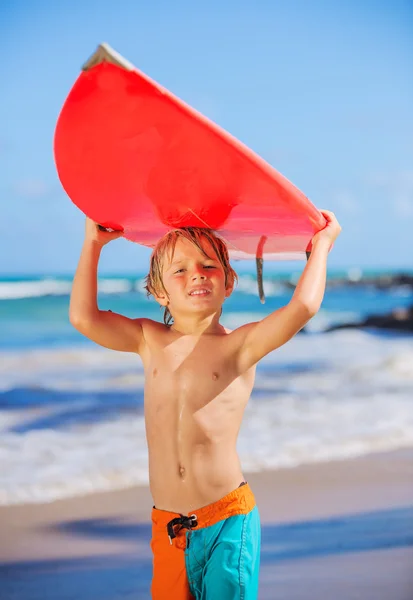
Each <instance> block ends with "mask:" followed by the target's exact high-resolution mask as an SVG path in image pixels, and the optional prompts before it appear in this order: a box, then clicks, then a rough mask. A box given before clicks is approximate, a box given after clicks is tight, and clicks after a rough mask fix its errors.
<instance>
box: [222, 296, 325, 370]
mask: <svg viewBox="0 0 413 600" xmlns="http://www.w3.org/2000/svg"><path fill="white" fill-rule="evenodd" d="M313 316H314V315H313V313H311V312H310V311H309V309H308V308H307V307H306V306H304V305H303V304H301V303H300V302H293V301H291V302H289V303H288V304H287V305H286V306H283V307H282V308H279V309H278V310H276V311H274V312H272V313H271V314H270V315H268V316H267V317H265V318H264V319H262V320H261V321H258V322H256V323H248V324H247V325H244V326H243V327H240V328H239V330H236V331H239V333H240V334H241V335H240V338H239V340H237V341H238V342H239V343H238V349H237V357H236V362H237V370H238V372H239V373H240V374H241V373H244V372H245V371H247V370H248V369H249V368H251V367H252V366H253V365H255V364H256V363H257V362H258V361H260V360H261V359H262V358H263V357H264V356H266V355H267V354H269V353H270V352H272V351H273V350H276V349H277V348H279V347H280V346H282V345H283V344H285V343H286V342H288V341H289V340H290V339H291V338H292V337H294V336H295V335H296V334H297V333H298V332H299V331H300V330H301V329H302V328H303V327H304V326H305V325H306V323H308V321H309V320H310V319H311V318H312V317H313ZM233 333H235V332H233Z"/></svg>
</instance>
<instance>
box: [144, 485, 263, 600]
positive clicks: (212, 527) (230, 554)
mask: <svg viewBox="0 0 413 600" xmlns="http://www.w3.org/2000/svg"><path fill="white" fill-rule="evenodd" d="M150 546H151V549H152V553H153V577H152V583H151V593H152V600H235V599H236V600H256V599H257V598H258V575H259V568H260V547H261V523H260V515H259V512H258V507H257V505H256V502H255V498H254V494H253V493H252V490H251V488H250V486H249V484H248V483H247V482H245V481H244V482H242V483H241V484H240V486H239V487H238V488H237V489H235V490H233V491H232V492H230V493H229V494H227V495H226V496H224V497H223V498H221V499H220V500H217V501H216V502H213V503H212V504H208V505H207V506H203V507H202V508H199V509H197V510H194V511H192V512H191V513H190V514H188V515H182V514H178V513H175V512H169V511H167V510H161V509H157V508H156V507H155V506H154V507H153V508H152V539H151V543H150Z"/></svg>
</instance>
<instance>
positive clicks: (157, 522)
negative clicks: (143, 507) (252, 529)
mask: <svg viewBox="0 0 413 600" xmlns="http://www.w3.org/2000/svg"><path fill="white" fill-rule="evenodd" d="M255 506H256V501H255V496H254V494H253V492H252V489H251V487H250V486H249V484H248V482H246V481H243V482H241V483H240V485H239V486H238V487H237V488H236V489H235V490H232V491H231V492H229V493H228V494H226V496H224V497H223V498H220V499H219V500H216V501H215V502H212V503H211V504H208V505H207V506H203V507H200V508H197V509H195V510H193V511H191V512H190V513H188V514H182V513H176V512H172V511H168V510H163V509H158V508H156V507H155V506H153V508H152V514H151V520H152V534H153V536H155V535H156V536H157V537H158V535H161V536H162V537H164V536H165V538H166V537H167V538H169V544H172V541H173V540H174V539H175V538H177V539H176V542H175V544H176V545H177V546H178V547H179V546H182V547H183V548H185V546H186V544H185V537H186V536H185V533H186V531H194V530H201V529H204V528H207V527H212V526H213V525H215V524H216V523H218V522H219V521H223V520H226V519H228V518H229V517H232V516H235V515H245V514H248V513H249V512H251V511H252V510H253V509H254V508H255Z"/></svg>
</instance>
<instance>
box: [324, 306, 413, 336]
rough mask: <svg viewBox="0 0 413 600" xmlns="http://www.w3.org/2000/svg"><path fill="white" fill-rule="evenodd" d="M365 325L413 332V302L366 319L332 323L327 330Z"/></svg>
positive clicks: (358, 327)
mask: <svg viewBox="0 0 413 600" xmlns="http://www.w3.org/2000/svg"><path fill="white" fill-rule="evenodd" d="M363 327H377V328H379V329H391V330H394V331H411V332H413V304H412V305H411V306H410V307H408V308H395V309H394V310H392V311H391V312H390V313H387V314H384V315H370V316H368V317H367V318H366V319H365V320H364V321H360V322H356V323H341V324H340V325H332V326H331V327H329V328H328V329H326V331H335V330H336V329H349V328H357V329H361V328H363Z"/></svg>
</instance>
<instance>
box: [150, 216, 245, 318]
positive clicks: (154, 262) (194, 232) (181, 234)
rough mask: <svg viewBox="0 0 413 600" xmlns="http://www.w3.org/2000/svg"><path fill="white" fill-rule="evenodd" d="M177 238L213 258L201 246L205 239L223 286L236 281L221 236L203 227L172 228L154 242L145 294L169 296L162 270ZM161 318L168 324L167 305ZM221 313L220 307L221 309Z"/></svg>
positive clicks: (236, 277) (172, 251) (170, 255)
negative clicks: (222, 272) (220, 274)
mask: <svg viewBox="0 0 413 600" xmlns="http://www.w3.org/2000/svg"><path fill="white" fill-rule="evenodd" d="M179 238H183V239H185V240H188V242H190V243H191V244H193V245H194V246H195V247H196V248H198V250H200V251H201V252H202V254H203V255H204V256H205V257H207V258H213V257H211V256H208V254H207V253H206V252H205V250H204V248H203V247H202V239H206V240H207V241H208V242H209V243H210V244H211V246H212V249H213V250H214V252H215V254H216V256H217V258H218V260H219V262H220V263H221V265H222V268H223V269H224V273H225V287H227V286H228V285H234V283H235V281H238V276H237V274H236V272H235V271H234V269H233V268H232V267H231V265H230V263H229V256H228V248H227V246H226V244H225V242H224V240H223V239H222V238H220V237H219V236H218V235H217V234H216V233H215V232H214V231H212V230H211V229H206V228H203V227H183V228H181V229H172V230H171V231H168V233H166V234H165V235H164V236H163V237H162V238H161V239H160V240H159V241H158V242H157V244H156V246H155V248H154V249H153V252H152V254H151V258H150V265H149V273H148V275H147V276H146V277H145V283H146V285H145V289H146V292H147V296H148V297H149V296H151V295H152V296H157V295H159V293H162V292H163V293H165V294H166V296H167V297H168V298H169V294H168V292H167V291H166V289H165V286H164V283H163V278H162V271H163V267H164V264H165V257H166V256H168V257H170V259H172V256H173V254H174V252H175V246H176V242H177V241H178V239H179ZM163 308H164V315H163V320H164V323H165V325H170V324H171V322H172V320H173V317H172V315H171V313H170V311H169V308H168V307H167V306H164V307H163ZM221 314H222V309H221Z"/></svg>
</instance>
